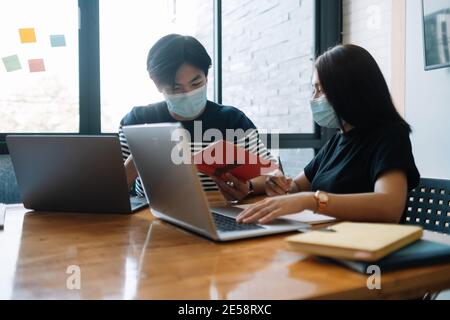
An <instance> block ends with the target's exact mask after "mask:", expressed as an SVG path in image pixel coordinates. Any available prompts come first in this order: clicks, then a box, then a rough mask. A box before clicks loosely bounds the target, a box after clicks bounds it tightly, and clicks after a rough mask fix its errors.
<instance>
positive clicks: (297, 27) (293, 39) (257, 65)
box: [200, 0, 313, 133]
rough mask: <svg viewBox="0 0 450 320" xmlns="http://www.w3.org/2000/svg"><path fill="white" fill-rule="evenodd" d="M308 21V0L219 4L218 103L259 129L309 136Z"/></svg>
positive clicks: (310, 38)
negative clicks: (242, 114) (220, 92)
mask: <svg viewBox="0 0 450 320" xmlns="http://www.w3.org/2000/svg"><path fill="white" fill-rule="evenodd" d="M204 9H205V8H204ZM211 9H212V8H211ZM206 10H210V9H209V8H208V9H206ZM312 18H313V0H245V1H243V0H227V1H224V2H223V89H224V90H223V98H224V99H223V100H224V104H229V105H233V106H236V107H238V108H240V109H242V110H243V111H244V112H245V113H246V114H247V115H248V116H249V117H250V118H251V119H252V120H253V121H254V122H255V124H256V125H257V126H258V127H259V128H260V129H272V130H280V131H282V132H291V133H292V132H295V133H298V132H306V133H307V132H312V131H313V121H312V116H311V112H310V110H309V103H308V100H309V97H310V95H311V91H310V81H311V70H312V61H311V53H312V45H313V20H312ZM202 36H203V37H202ZM200 38H205V35H200ZM205 39H206V38H205Z"/></svg>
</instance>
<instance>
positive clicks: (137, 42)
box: [100, 0, 214, 133]
mask: <svg viewBox="0 0 450 320" xmlns="http://www.w3.org/2000/svg"><path fill="white" fill-rule="evenodd" d="M119 16H121V19H120V23H117V19H118V17H119ZM170 33H181V34H187V35H192V36H195V37H197V38H198V39H199V40H200V41H201V42H202V44H203V45H204V46H205V47H206V48H207V50H208V52H209V54H210V55H211V57H214V56H213V53H214V52H213V47H214V46H213V44H214V28H213V1H212V0H152V1H148V0H128V1H111V0H102V1H100V52H101V59H100V61H101V92H102V99H101V101H102V103H101V105H102V113H101V115H102V118H101V119H102V132H104V133H111V132H117V130H118V127H119V124H120V120H121V119H122V118H123V117H124V116H125V115H126V114H127V113H128V112H130V111H131V109H132V108H133V107H135V106H146V105H148V104H150V103H155V102H159V101H163V99H164V98H163V96H162V95H161V94H160V93H159V92H158V90H157V89H156V87H155V85H154V84H153V82H152V81H151V79H150V78H149V75H148V72H147V65H146V62H147V54H148V51H149V50H150V48H151V47H152V46H153V45H154V44H155V42H156V41H157V40H158V39H160V38H161V37H163V36H165V35H167V34H170ZM213 74H214V72H213V71H212V70H211V72H210V79H209V94H210V99H213V89H214V84H213Z"/></svg>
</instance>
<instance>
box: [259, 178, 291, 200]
mask: <svg viewBox="0 0 450 320" xmlns="http://www.w3.org/2000/svg"><path fill="white" fill-rule="evenodd" d="M265 188H266V194H267V195H268V196H269V197H277V196H284V195H286V194H288V193H289V192H290V191H291V190H292V189H294V181H293V180H292V179H291V178H287V177H285V176H271V177H267V179H266V185H265Z"/></svg>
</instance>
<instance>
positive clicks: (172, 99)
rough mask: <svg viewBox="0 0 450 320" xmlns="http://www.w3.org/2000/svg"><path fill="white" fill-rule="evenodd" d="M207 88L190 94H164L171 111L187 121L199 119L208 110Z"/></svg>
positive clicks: (204, 87)
mask: <svg viewBox="0 0 450 320" xmlns="http://www.w3.org/2000/svg"><path fill="white" fill-rule="evenodd" d="M207 90H208V89H207V86H206V85H204V86H203V87H201V88H199V89H196V90H194V91H191V92H188V93H180V94H170V95H169V94H164V98H165V99H166V102H167V107H168V108H169V111H170V112H171V113H173V114H176V115H177V116H180V117H182V118H185V119H195V118H197V117H198V116H199V115H200V114H201V113H202V112H203V111H204V110H205V108H206V103H207V101H208V99H207Z"/></svg>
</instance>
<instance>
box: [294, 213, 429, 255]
mask: <svg viewBox="0 0 450 320" xmlns="http://www.w3.org/2000/svg"><path fill="white" fill-rule="evenodd" d="M327 230H328V231H312V232H308V233H304V234H301V235H297V236H292V237H289V238H287V239H286V240H287V241H288V243H289V244H290V246H291V248H292V249H294V250H297V251H300V252H303V253H307V254H313V255H318V256H323V257H329V258H337V259H347V260H357V261H367V262H375V261H379V260H381V259H382V258H384V257H386V256H388V255H389V254H391V253H393V252H395V251H397V250H399V249H401V248H403V247H405V246H407V245H409V244H411V243H413V242H415V241H417V240H419V239H421V238H422V235H423V229H422V228H420V227H415V226H401V225H390V224H369V223H348V222H346V223H340V224H337V225H335V226H333V227H330V228H328V229H327Z"/></svg>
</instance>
